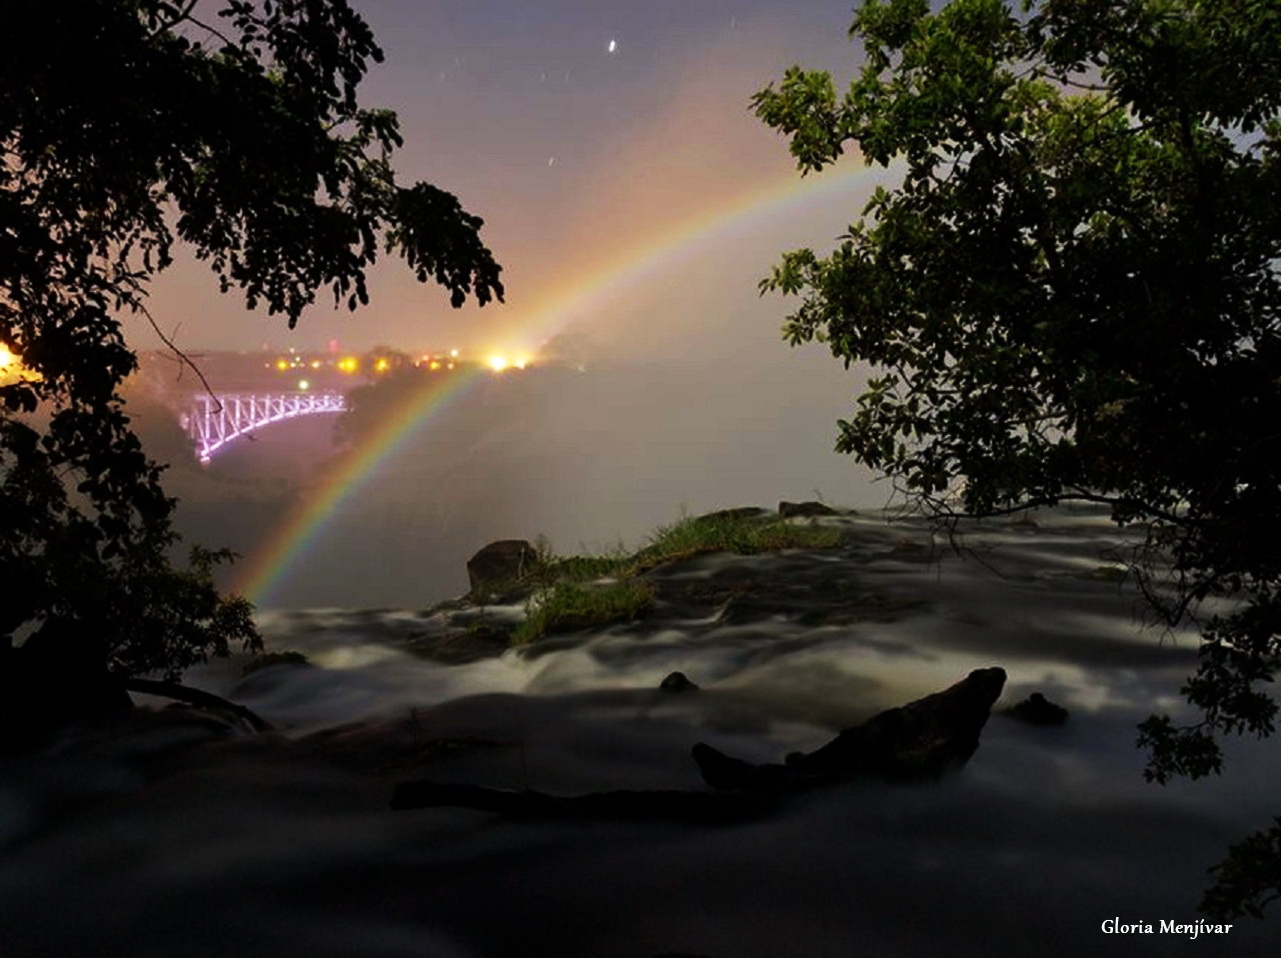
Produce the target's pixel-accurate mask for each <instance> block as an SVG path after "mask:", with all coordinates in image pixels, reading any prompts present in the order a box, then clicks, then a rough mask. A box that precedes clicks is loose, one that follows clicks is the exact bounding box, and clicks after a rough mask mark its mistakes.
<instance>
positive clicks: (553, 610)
mask: <svg viewBox="0 0 1281 958" xmlns="http://www.w3.org/2000/svg"><path fill="white" fill-rule="evenodd" d="M653 605H654V587H653V585H652V584H650V583H649V582H646V581H645V580H644V579H623V580H621V581H618V582H608V583H604V584H600V585H582V584H580V583H577V582H557V583H556V584H554V585H552V586H550V587H549V588H547V589H543V590H540V591H539V592H537V593H535V594H534V595H533V596H531V597H530V601H529V603H528V605H527V607H526V608H527V610H528V611H527V615H526V618H525V621H524V622H522V623H521V624H520V625H519V626H517V627H516V630H515V632H513V633H512V642H513V643H514V644H516V645H526V644H528V643H530V642H533V641H534V640H535V639H538V638H541V637H542V636H544V635H546V634H547V633H548V632H556V631H565V630H567V629H580V628H586V627H587V626H595V625H608V624H609V623H611V622H627V621H631V620H633V619H637V618H640V617H641V616H642V615H644V614H645V613H646V612H648V611H649V610H650V609H651V608H652V607H653Z"/></svg>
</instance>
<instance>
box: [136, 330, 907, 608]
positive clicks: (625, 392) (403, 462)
mask: <svg viewBox="0 0 1281 958" xmlns="http://www.w3.org/2000/svg"><path fill="white" fill-rule="evenodd" d="M466 375H468V376H470V377H471V378H470V380H469V381H467V382H466V383H464V384H462V385H461V386H460V388H458V389H457V391H456V393H455V394H454V395H452V396H451V397H450V398H448V399H447V400H446V401H444V402H443V403H441V405H440V406H439V408H437V409H436V410H435V411H434V412H433V413H432V414H431V415H430V416H428V417H426V418H425V419H424V421H422V422H421V423H420V424H419V425H418V426H417V427H416V428H415V429H414V430H413V432H412V434H411V435H410V436H409V438H408V439H407V440H406V443H405V445H404V448H402V449H400V450H399V451H398V452H397V453H396V454H394V455H391V456H388V457H386V459H385V460H384V461H382V462H380V464H379V465H378V466H377V467H376V469H375V471H374V473H373V474H372V475H371V477H370V478H369V479H368V481H367V482H366V483H364V484H363V485H362V487H361V489H360V490H359V492H358V493H357V494H355V495H354V496H352V497H351V498H350V499H348V500H345V501H344V502H343V504H342V505H341V507H340V508H339V509H338V510H336V511H335V514H334V515H332V516H331V517H330V518H329V520H328V521H327V522H326V524H325V526H324V528H323V529H322V531H321V532H320V533H319V534H318V536H317V537H316V539H315V541H314V543H313V546H312V547H311V548H310V549H309V550H308V551H307V553H306V554H305V555H304V556H302V557H301V560H300V561H299V562H298V563H296V565H295V567H294V568H293V569H292V570H291V572H290V574H289V575H287V576H286V577H285V578H284V579H283V580H282V582H281V585H280V588H279V589H278V590H277V594H276V595H275V596H274V597H273V598H274V601H273V603H272V604H273V605H279V606H281V607H306V606H335V605H337V606H347V607H368V606H396V607H406V608H414V607H420V606H422V605H424V604H429V603H431V602H435V601H439V600H440V599H444V598H447V597H451V596H453V595H457V594H460V593H461V592H464V591H466V587H467V579H466V572H465V568H464V564H465V562H466V559H467V557H468V556H470V555H471V554H472V553H473V552H475V551H476V550H477V549H479V548H480V547H481V546H482V545H484V544H485V543H486V542H489V541H492V540H494V539H499V538H528V539H531V540H532V539H534V538H536V537H538V536H540V535H542V536H546V537H547V539H548V540H550V542H551V544H552V546H553V547H554V548H555V549H556V550H557V551H559V552H577V551H582V549H583V548H584V547H586V548H588V549H590V550H593V551H598V550H606V549H609V548H611V547H614V546H616V545H617V544H618V543H619V542H620V541H623V542H625V543H626V544H627V545H629V546H636V545H639V544H640V543H641V541H642V540H643V539H644V538H645V537H646V536H647V535H648V534H650V533H651V532H652V531H653V530H654V528H655V527H656V526H657V525H659V524H663V523H669V522H671V521H673V520H675V519H677V518H679V516H680V515H681V513H682V511H683V510H684V511H688V512H690V513H698V512H703V511H708V510H711V509H716V508H723V507H728V506H736V505H763V506H767V507H772V506H774V505H776V504H777V502H778V500H779V499H780V498H783V499H787V498H791V499H807V498H816V497H822V498H824V499H826V500H827V501H830V502H833V503H838V504H841V505H881V504H883V502H884V499H885V498H886V495H887V492H888V490H886V489H885V487H883V486H881V487H873V485H872V484H871V482H870V479H869V477H868V476H867V474H866V473H865V472H864V471H863V470H860V469H859V468H858V467H857V466H856V465H855V464H853V463H852V462H851V461H850V460H849V459H848V457H845V456H840V455H837V454H836V453H834V452H832V450H831V445H832V437H833V435H834V431H835V419H836V418H837V416H838V415H840V414H841V413H842V412H843V410H844V409H845V407H846V406H847V405H848V404H849V401H850V396H851V395H852V394H853V393H854V391H855V388H854V387H855V386H856V385H857V383H856V382H855V381H854V379H853V377H851V376H850V375H849V374H848V373H845V372H844V371H843V370H840V368H839V367H838V366H835V364H833V363H832V362H831V361H830V359H829V358H828V357H826V356H824V355H821V354H820V353H818V351H817V350H803V351H797V352H789V351H788V350H787V349H786V348H784V347H781V346H775V352H774V354H773V355H772V356H769V357H757V356H753V357H750V358H749V357H742V356H740V357H738V358H735V357H733V356H729V357H724V356H716V355H708V354H706V353H704V354H702V355H698V356H691V357H690V358H688V359H685V360H683V361H682V360H668V361H662V360H657V359H655V360H652V361H649V362H640V361H633V362H627V361H620V360H617V359H614V360H610V359H607V358H606V359H601V360H597V361H594V362H591V363H590V364H588V365H586V366H585V368H584V369H583V370H582V371H579V370H577V369H575V368H573V367H569V366H544V367H538V366H533V367H531V368H529V369H527V370H510V371H507V372H504V373H502V374H494V373H489V372H485V373H477V374H466ZM130 408H131V410H134V414H135V421H136V423H137V425H138V428H139V432H140V434H141V436H142V438H143V441H144V443H145V445H146V448H147V449H148V451H149V452H150V453H151V454H152V455H154V456H156V457H157V458H159V459H160V460H162V461H167V462H171V463H173V467H172V468H171V469H170V470H169V472H168V473H167V484H166V486H167V489H168V490H169V491H170V492H171V494H173V495H176V496H178V498H179V500H180V505H179V509H178V515H177V518H178V526H179V529H180V531H181V532H182V533H183V535H184V536H185V537H186V538H187V539H188V540H190V541H191V542H195V543H200V544H202V545H208V546H210V547H224V546H225V547H228V548H231V549H233V550H234V551H236V552H238V553H240V554H241V555H242V556H246V557H250V556H252V555H253V554H254V552H255V550H256V549H259V548H261V547H262V546H263V543H264V541H265V540H266V538H267V537H268V536H269V535H270V534H271V532H272V531H273V530H274V528H275V527H276V526H277V525H278V524H279V523H280V522H281V521H282V520H283V517H284V515H285V514H286V513H287V512H288V510H289V508H290V507H291V506H292V505H294V504H295V502H296V500H297V499H298V498H299V497H302V496H306V495H307V494H308V490H309V489H314V487H315V486H316V485H317V484H319V483H321V482H323V481H324V477H325V475H326V470H327V469H332V468H333V467H334V463H335V462H336V461H338V460H339V459H340V458H341V456H342V455H343V452H344V449H343V447H340V446H339V445H338V444H337V443H335V441H334V438H333V435H334V430H335V427H336V425H337V417H336V416H332V415H316V416H308V417H301V418H299V419H296V420H292V421H288V422H284V423H278V424H273V425H270V426H267V427H265V428H263V429H260V430H258V431H256V432H255V433H251V434H250V435H249V436H246V437H242V438H241V439H239V440H236V441H235V442H233V443H231V444H229V445H228V447H227V448H226V449H225V450H222V451H220V453H219V454H218V455H217V456H216V457H215V458H214V460H213V461H212V462H211V463H210V464H209V465H208V466H200V465H199V464H198V463H197V462H196V460H195V457H194V454H192V452H191V451H190V440H189V439H187V437H186V436H185V434H183V433H182V432H181V431H180V430H179V429H178V428H177V424H176V421H175V420H174V419H173V418H172V416H171V415H166V411H165V410H164V408H163V407H161V406H159V405H154V404H150V403H148V402H147V400H145V399H142V398H137V399H135V400H131V407H130ZM362 438H364V437H361V436H359V435H357V436H356V437H354V439H353V443H354V444H359V443H360V442H361V441H362ZM234 576H235V570H231V574H230V575H229V576H228V579H229V580H234Z"/></svg>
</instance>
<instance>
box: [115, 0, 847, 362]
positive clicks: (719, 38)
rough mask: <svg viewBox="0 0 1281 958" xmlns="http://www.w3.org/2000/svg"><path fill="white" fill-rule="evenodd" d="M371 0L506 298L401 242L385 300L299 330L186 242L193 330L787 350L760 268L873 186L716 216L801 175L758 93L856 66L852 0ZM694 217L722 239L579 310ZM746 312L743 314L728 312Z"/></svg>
mask: <svg viewBox="0 0 1281 958" xmlns="http://www.w3.org/2000/svg"><path fill="white" fill-rule="evenodd" d="M354 5H355V6H356V8H357V9H358V10H360V11H361V12H362V13H363V14H364V16H365V17H366V18H367V20H368V21H369V23H370V25H371V26H372V27H373V29H374V32H375V34H376V36H377V37H378V40H379V42H380V43H381V45H382V47H383V50H384V52H385V54H386V59H385V61H384V63H383V64H381V65H375V66H374V67H373V69H372V71H371V73H370V75H369V76H368V77H367V79H366V82H365V84H364V86H363V87H362V94H363V95H362V99H363V103H364V104H365V105H366V106H386V107H390V108H392V109H394V110H395V111H396V112H397V113H398V114H399V116H400V119H401V124H402V131H403V133H404V137H405V146H404V148H403V149H402V150H401V151H400V153H399V154H398V157H397V160H396V169H397V172H398V176H399V178H400V181H401V182H402V183H406V184H408V183H411V182H413V181H416V180H427V181H428V182H431V183H433V184H435V185H437V186H439V187H441V188H443V189H446V190H449V191H450V192H453V193H455V194H457V195H458V196H459V197H460V198H461V200H462V201H463V204H464V206H465V207H466V208H467V209H468V210H469V211H471V212H473V213H476V214H478V215H480V216H482V217H483V218H484V219H485V223H486V225H485V228H484V230H483V231H482V239H483V240H485V241H486V242H487V243H488V245H489V246H490V248H491V249H492V250H493V251H494V253H495V255H496V257H497V258H498V260H499V262H500V263H501V264H502V265H503V267H504V273H503V279H504V282H505V284H506V286H507V291H508V292H507V302H506V303H505V304H496V305H491V306H489V307H486V308H485V309H484V310H479V309H477V308H476V307H475V306H474V305H468V306H467V307H465V308H463V309H462V310H458V311H455V310H452V309H450V307H449V305H448V301H447V297H446V295H445V294H444V293H443V292H442V291H441V290H440V289H439V288H438V287H435V286H422V285H419V284H418V283H416V282H415V281H414V279H413V278H412V276H411V275H410V274H409V272H408V270H407V269H405V268H404V266H403V264H402V263H400V261H399V260H394V259H393V260H384V261H382V262H380V263H379V265H378V267H376V270H375V272H374V274H373V281H372V283H371V297H372V301H371V304H370V305H369V306H368V307H366V308H365V309H363V310H361V311H359V312H358V313H356V314H354V316H353V314H350V313H347V312H346V311H345V309H344V310H342V311H335V310H334V309H333V307H332V299H331V298H330V297H328V296H326V295H325V294H324V293H321V294H320V296H319V297H318V301H317V305H316V306H315V307H314V308H312V309H311V310H310V311H309V312H308V313H307V314H305V315H304V317H303V319H302V322H301V323H300V325H299V327H298V329H297V331H296V332H294V333H290V332H289V331H288V330H287V329H286V328H285V324H284V321H283V320H282V319H280V318H279V317H270V318H269V317H267V316H266V315H265V313H263V312H256V313H251V312H248V311H247V310H246V309H245V308H244V304H243V300H242V299H239V298H237V297H236V296H235V295H234V294H232V295H227V296H221V295H219V294H218V292H217V287H216V283H215V281H214V279H213V277H212V276H211V275H210V274H209V273H208V272H207V271H206V270H205V269H204V267H203V266H202V265H200V264H196V263H195V262H194V260H192V259H191V258H190V257H186V258H184V257H183V256H181V255H180V256H179V260H178V265H177V266H176V267H175V268H174V269H172V270H171V271H170V272H169V273H167V274H165V275H164V276H163V277H162V278H161V279H160V280H159V281H158V282H157V283H156V285H155V287H154V293H153V300H152V309H153V313H154V314H155V315H156V317H157V320H158V321H159V322H160V324H161V326H162V327H163V328H164V329H166V330H167V331H175V330H176V336H177V341H178V343H179V344H180V345H184V346H186V347H188V348H194V347H203V348H219V349H241V350H253V349H258V348H260V347H262V346H264V345H265V346H267V347H269V348H272V349H280V348H284V347H287V346H296V347H298V348H300V349H301V348H312V347H317V346H320V345H322V344H324V343H325V342H327V341H328V340H330V339H335V338H336V339H338V340H339V341H340V342H341V344H342V346H343V348H344V349H347V348H351V349H358V348H369V347H371V346H373V345H375V344H382V343H387V344H391V345H394V346H399V347H403V348H407V349H418V348H422V349H432V348H449V347H455V346H458V347H462V348H464V349H468V350H472V351H478V350H486V351H493V350H496V349H497V350H525V351H528V350H531V349H535V348H536V347H537V345H538V343H539V342H540V341H542V340H544V339H546V338H547V337H548V336H549V335H553V334H555V333H556V332H561V331H564V328H565V327H567V326H568V327H570V328H571V329H572V331H573V332H575V333H579V334H586V335H588V336H589V337H591V338H593V340H594V341H596V342H598V343H600V344H603V346H604V348H606V349H607V350H612V351H617V352H618V353H620V354H624V355H628V356H631V355H639V356H642V357H643V356H653V357H655V358H663V359H671V358H673V357H677V356H680V355H681V354H682V353H683V352H684V351H686V350H691V349H705V348H706V345H707V343H709V342H717V343H722V342H723V340H725V339H726V338H727V337H725V336H724V335H722V334H721V333H722V331H723V330H727V329H731V328H734V329H737V330H738V331H737V332H735V333H734V334H733V336H735V337H739V338H742V339H743V341H744V342H748V341H753V340H754V341H756V342H758V343H761V344H765V343H769V346H768V347H763V348H776V349H782V350H784V352H786V350H785V347H782V346H781V345H779V344H778V325H779V321H780V320H781V317H782V315H783V313H784V312H785V310H786V304H785V303H784V302H783V301H782V300H779V299H772V300H768V301H759V300H757V299H756V291H755V282H756V281H757V280H759V279H760V278H761V277H762V276H763V275H764V274H765V273H766V272H767V271H768V268H769V266H770V265H771V264H772V263H773V262H774V261H775V260H776V258H777V255H778V254H779V253H780V252H782V251H783V250H784V249H787V248H791V247H793V246H796V245H809V244H815V245H817V246H820V247H825V245H826V246H830V245H831V241H832V240H834V239H835V237H836V236H837V235H838V234H839V233H841V232H842V231H843V230H844V228H845V226H846V224H848V223H849V222H850V220H851V219H852V218H854V217H855V216H856V215H857V213H858V211H859V209H860V207H861V203H862V199H861V196H854V195H852V196H851V198H850V199H849V201H848V202H841V203H838V204H833V203H831V202H825V203H815V204H810V206H809V207H807V208H804V209H798V208H796V207H794V206H793V207H789V208H787V209H779V210H778V211H776V212H772V211H769V210H767V211H766V212H765V214H764V216H763V217H757V218H756V219H755V220H753V221H752V223H751V224H748V225H747V226H746V227H744V226H742V224H740V228H739V229H737V230H736V231H731V232H730V233H729V234H725V235H718V234H717V232H716V230H715V229H714V228H708V229H704V226H708V227H713V226H714V225H715V224H716V223H718V222H723V221H725V219H726V217H727V216H728V215H730V214H732V212H733V211H734V210H736V209H738V208H740V207H741V206H742V205H743V204H744V203H746V202H748V200H749V199H750V198H751V197H752V196H754V195H759V194H762V193H763V192H768V191H770V190H772V189H776V188H777V189H783V188H785V187H786V186H787V185H788V184H789V183H792V182H794V181H796V180H797V178H798V177H799V174H798V173H797V172H796V170H795V167H794V164H793V161H792V159H791V157H790V156H789V155H788V153H787V149H786V141H785V140H784V139H783V138H782V137H780V136H778V135H777V134H775V133H774V132H773V131H771V130H769V129H767V128H766V127H765V126H764V124H762V123H761V122H760V121H759V120H757V119H756V118H755V117H754V116H752V115H751V113H750V111H749V98H750V97H751V95H752V93H753V92H755V91H756V90H758V89H760V88H761V87H763V86H764V85H765V84H767V83H769V82H771V81H777V80H778V79H780V78H781V76H782V73H783V71H784V70H785V69H786V68H787V67H788V66H790V65H792V64H794V63H799V64H801V65H803V66H807V67H816V68H818V67H821V68H826V69H831V70H833V72H834V74H835V76H836V79H837V82H838V85H842V84H844V83H845V82H846V81H847V80H848V78H849V77H850V75H851V71H852V69H853V66H854V63H855V56H856V51H855V49H854V48H853V46H852V45H851V44H850V42H849V41H848V39H847V36H846V31H847V29H848V27H849V23H850V20H851V4H850V2H849V0H789V2H780V0H773V2H755V3H751V2H743V0H696V2H689V0H684V2H675V0H658V2H645V3H639V2H635V0H628V2H608V0H605V2H602V0H551V2H549V0H537V2H527V0H525V2H522V0H468V2H453V0H451V2H434V3H433V2H420V0H358V2H356V3H355V4H354ZM611 43H612V44H613V46H614V49H613V50H612V51H611V50H610V45H611ZM845 162H846V164H847V168H852V167H854V166H856V165H857V163H858V161H857V160H856V159H854V158H847V160H846V161H845ZM691 230H692V231H694V232H699V231H700V230H701V231H702V233H701V235H703V237H704V241H703V242H701V243H699V244H695V246H696V248H691V249H689V250H688V252H687V253H685V254H682V256H681V257H680V260H681V263H682V264H683V268H676V269H672V268H668V269H665V270H663V269H660V270H659V271H658V273H657V274H654V275H647V276H645V277H643V278H641V280H639V281H637V282H634V283H632V284H631V285H626V284H623V285H620V286H619V287H618V288H617V289H615V290H611V289H609V288H605V289H603V290H602V293H603V295H604V297H605V300H604V302H603V303H602V302H600V301H596V302H593V303H591V304H589V305H588V308H587V312H588V314H587V315H577V316H572V315H569V314H568V313H566V314H565V315H561V312H562V311H561V310H560V305H561V304H562V302H564V301H566V299H567V291H569V290H572V289H573V288H574V287H575V286H576V284H583V283H590V282H591V281H592V280H593V279H594V278H595V277H601V276H606V275H608V274H609V273H610V271H611V270H613V269H617V268H618V266H619V264H624V265H625V264H627V263H629V262H631V261H634V260H637V259H638V258H643V257H644V256H645V255H646V252H647V251H651V250H655V249H660V250H661V249H663V248H664V247H665V246H670V245H671V242H670V239H671V237H673V236H679V235H683V234H685V233H689V232H690V231H691ZM608 285H609V284H606V286H608ZM580 305H581V304H580ZM570 312H572V311H570ZM746 313H750V314H752V318H751V326H750V332H748V331H746V329H747V328H746V327H744V326H743V325H742V323H743V322H746V321H747V320H746V319H744V316H745V314H746ZM730 314H733V315H734V317H735V320H733V321H734V322H738V323H739V325H738V326H737V327H732V326H729V325H724V324H726V323H730V322H731V320H730V319H729V318H728V317H729V316H730ZM694 327H701V328H702V333H703V338H702V340H700V339H699V335H698V331H697V330H696V329H694ZM128 328H129V334H130V337H131V341H132V342H133V344H134V345H135V346H136V347H138V348H151V347H154V346H156V345H158V342H157V340H156V337H155V336H154V334H152V333H150V332H149V331H148V330H147V329H146V327H145V324H144V323H143V322H141V321H139V320H130V321H129V326H128ZM691 334H693V338H692V339H691V338H689V337H690V335H691Z"/></svg>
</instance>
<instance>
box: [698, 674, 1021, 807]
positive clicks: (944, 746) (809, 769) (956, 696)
mask: <svg viewBox="0 0 1281 958" xmlns="http://www.w3.org/2000/svg"><path fill="white" fill-rule="evenodd" d="M1004 686H1005V670H1004V669H1000V668H990V669H976V670H975V671H973V672H971V673H970V674H969V675H968V676H966V677H965V678H964V679H962V680H961V681H959V682H957V683H956V684H955V685H953V686H950V687H949V688H946V689H944V690H943V691H941V692H935V693H933V694H932V695H927V696H925V697H924V698H920V699H917V700H916V701H914V702H910V703H908V704H907V705H904V706H902V707H900V708H893V709H887V710H886V711H884V712H880V713H878V714H876V715H874V716H873V717H872V718H870V719H868V720H867V721H866V722H864V723H863V724H862V725H856V726H854V727H853V728H847V729H845V731H843V732H841V733H840V734H839V735H837V736H836V738H834V739H832V741H830V742H828V743H827V744H826V745H824V746H823V747H822V748H820V749H817V750H816V751H813V752H809V753H805V752H793V753H792V754H791V755H788V756H787V758H786V759H785V763H784V764H782V765H773V764H766V765H753V764H751V763H750V762H744V761H742V760H741V759H737V758H733V757H731V756H729V755H726V754H725V753H724V752H720V751H718V750H717V749H714V748H712V746H710V745H706V744H704V743H702V742H700V743H698V744H697V745H695V746H694V748H693V753H692V754H693V757H694V761H695V762H697V763H698V768H699V771H700V772H701V773H702V775H703V781H705V782H706V783H707V784H708V785H710V786H711V787H712V788H715V789H751V788H788V787H801V786H808V785H811V784H813V785H821V784H824V783H827V782H839V781H843V780H845V779H849V778H853V777H855V776H859V775H877V776H880V777H881V778H886V779H891V780H903V779H914V778H932V777H936V776H938V775H941V774H942V773H943V772H945V771H947V770H949V769H952V768H959V767H960V766H962V765H964V764H965V763H966V762H967V761H969V759H970V757H971V756H972V755H973V754H974V752H975V750H976V749H978V747H979V733H980V732H982V731H983V726H984V725H985V724H986V723H987V720H988V716H989V715H991V713H992V706H993V705H994V704H995V703H996V700H997V699H998V698H1000V695H1001V689H1002V688H1004Z"/></svg>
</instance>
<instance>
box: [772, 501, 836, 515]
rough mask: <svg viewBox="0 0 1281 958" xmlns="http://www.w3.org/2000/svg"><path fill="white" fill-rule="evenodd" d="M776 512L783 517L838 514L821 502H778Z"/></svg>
mask: <svg viewBox="0 0 1281 958" xmlns="http://www.w3.org/2000/svg"><path fill="white" fill-rule="evenodd" d="M778 514H779V515H780V516H782V517H783V518H784V519H791V518H793V517H801V518H804V517H807V516H839V515H840V513H839V512H837V511H836V510H835V509H833V508H832V507H831V506H828V505H824V504H823V503H821V502H780V503H779V504H778Z"/></svg>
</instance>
